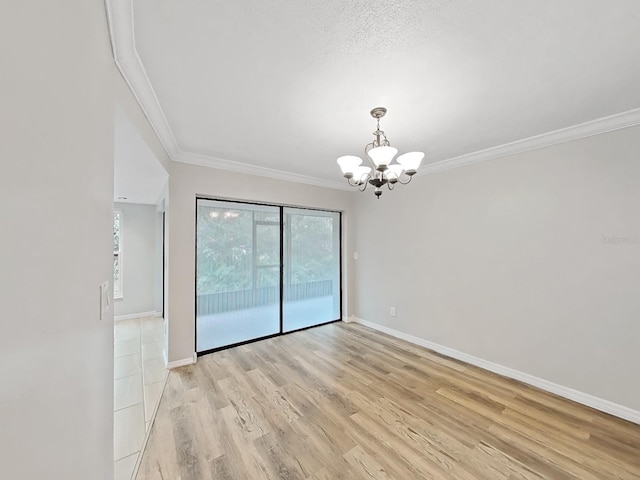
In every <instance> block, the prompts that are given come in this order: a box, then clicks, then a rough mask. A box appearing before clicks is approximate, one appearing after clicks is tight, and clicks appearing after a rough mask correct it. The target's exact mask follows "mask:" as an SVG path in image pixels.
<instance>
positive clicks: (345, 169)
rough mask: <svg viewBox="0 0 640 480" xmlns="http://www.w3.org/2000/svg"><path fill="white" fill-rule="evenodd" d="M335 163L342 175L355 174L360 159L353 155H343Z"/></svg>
mask: <svg viewBox="0 0 640 480" xmlns="http://www.w3.org/2000/svg"><path fill="white" fill-rule="evenodd" d="M337 161H338V165H340V169H341V170H342V173H343V175H344V174H347V173H353V172H355V171H356V168H358V165H360V164H361V163H362V159H361V158H360V157H356V156H355V155H343V156H342V157H339V158H338V160H337Z"/></svg>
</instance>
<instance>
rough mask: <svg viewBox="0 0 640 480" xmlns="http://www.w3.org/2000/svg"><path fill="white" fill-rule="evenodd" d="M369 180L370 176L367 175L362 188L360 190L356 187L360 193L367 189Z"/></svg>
mask: <svg viewBox="0 0 640 480" xmlns="http://www.w3.org/2000/svg"><path fill="white" fill-rule="evenodd" d="M370 178H371V175H369V174H367V178H366V179H365V181H364V182H363V183H362V185H363V187H362V188H360V187H358V190H359V191H361V192H364V191H365V190H366V189H367V185H369V179H370Z"/></svg>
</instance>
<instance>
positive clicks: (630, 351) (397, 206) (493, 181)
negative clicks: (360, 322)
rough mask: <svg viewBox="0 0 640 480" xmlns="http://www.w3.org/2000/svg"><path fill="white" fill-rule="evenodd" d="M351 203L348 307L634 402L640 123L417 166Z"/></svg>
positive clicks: (638, 352) (637, 401)
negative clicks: (441, 168)
mask: <svg viewBox="0 0 640 480" xmlns="http://www.w3.org/2000/svg"><path fill="white" fill-rule="evenodd" d="M355 212H356V215H357V223H356V244H355V245H356V246H355V249H356V250H358V252H359V260H358V261H357V262H356V264H357V266H356V267H355V275H356V284H355V285H356V286H355V288H356V293H355V295H356V298H355V302H356V306H355V315H356V316H357V317H360V318H362V319H365V320H368V321H371V322H375V323H378V324H381V325H384V326H387V327H390V328H393V329H396V330H399V331H401V332H403V333H407V334H411V335H414V336H416V337H419V338H422V339H426V340H428V341H431V342H435V343H438V344H441V345H443V346H446V347H450V348H453V349H455V350H458V351H461V352H464V353H467V354H470V355H474V356H476V357H479V358H481V359H484V360H489V361H492V362H495V363H497V364H500V365H503V366H507V367H509V368H512V369H515V370H518V371H521V372H524V373H527V374H530V375H534V376H536V377H539V378H542V379H546V380H548V381H551V382H555V383H557V384H560V385H563V386H566V387H571V388H573V389H576V390H579V391H581V392H584V393H588V394H590V395H594V396H596V397H599V398H602V399H606V400H609V401H612V402H615V403H617V404H620V405H623V406H626V407H629V408H631V409H635V410H640V382H638V365H640V348H638V339H640V321H639V320H640V316H639V315H640V281H639V280H638V275H639V273H640V127H634V128H628V129H624V130H619V131H615V132H611V133H606V134H602V135H598V136H593V137H590V138H585V139H581V140H577V141H573V142H570V143H564V144H561V145H556V146H552V147H547V148H543V149H540V150H535V151H530V152H526V153H522V154H518V155H514V156H511V157H507V158H503V159H499V160H493V161H490V162H485V163H481V164H476V165H473V166H468V167H463V168H458V169H455V170H450V171H446V172H443V173H439V174H434V175H428V176H423V177H417V178H416V179H415V181H414V183H412V184H410V185H408V186H405V187H398V188H397V189H396V190H394V191H393V192H388V191H385V193H384V194H383V195H382V198H381V199H380V200H379V201H378V200H376V199H375V198H373V194H360V195H358V197H357V201H356V208H355ZM609 237H630V239H631V242H632V243H631V244H629V243H627V244H618V245H611V244H607V243H606V242H605V241H603V239H605V238H609ZM634 241H635V242H637V243H633V242H634ZM387 251H391V252H393V254H392V255H388V254H383V255H380V253H381V252H387ZM391 305H395V306H396V307H397V317H395V318H392V317H390V315H389V307H390V306H391Z"/></svg>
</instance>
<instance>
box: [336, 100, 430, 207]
mask: <svg viewBox="0 0 640 480" xmlns="http://www.w3.org/2000/svg"><path fill="white" fill-rule="evenodd" d="M370 113H371V116H372V117H373V118H375V119H376V122H377V126H376V131H375V132H373V136H374V137H375V139H374V140H373V142H371V143H370V144H368V145H367V146H366V147H364V153H365V155H366V157H367V158H368V159H369V163H370V164H371V167H368V166H365V165H361V164H362V159H361V158H360V157H357V156H355V155H343V156H342V157H340V158H338V165H340V169H341V170H342V173H343V175H344V177H345V178H346V179H347V182H348V183H349V185H351V186H352V187H357V188H358V190H360V191H361V192H364V191H365V190H366V188H367V185H369V184H371V185H373V186H374V187H375V190H374V191H373V193H374V194H375V196H376V197H377V198H380V195H382V187H383V186H385V185H386V186H387V188H389V190H393V188H394V187H395V185H396V183H400V184H402V185H406V184H407V183H409V182H410V181H411V179H412V178H413V176H414V175H415V174H416V173H417V171H418V167H420V162H422V159H423V158H424V153H423V152H408V153H404V154H402V155H400V156H399V157H398V158H397V159H396V162H397V163H392V162H393V157H395V156H396V154H397V153H398V149H397V148H394V147H392V146H391V144H390V143H389V140H388V139H387V136H386V135H385V133H384V132H383V131H382V130H380V119H381V118H382V117H384V115H385V114H386V113H387V109H386V108H384V107H376V108H374V109H373V110H371V112H370Z"/></svg>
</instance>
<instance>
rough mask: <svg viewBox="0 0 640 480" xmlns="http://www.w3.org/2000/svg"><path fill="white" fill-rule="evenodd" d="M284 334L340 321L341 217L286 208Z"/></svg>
mask: <svg viewBox="0 0 640 480" xmlns="http://www.w3.org/2000/svg"><path fill="white" fill-rule="evenodd" d="M283 214H284V260H283V262H284V278H283V288H284V290H283V291H284V303H283V331H284V332H290V331H292V330H298V329H300V328H306V327H310V326H313V325H320V324H322V323H327V322H331V321H334V320H339V319H340V214H339V213H336V212H324V211H317V210H304V209H300V208H284V209H283Z"/></svg>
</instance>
